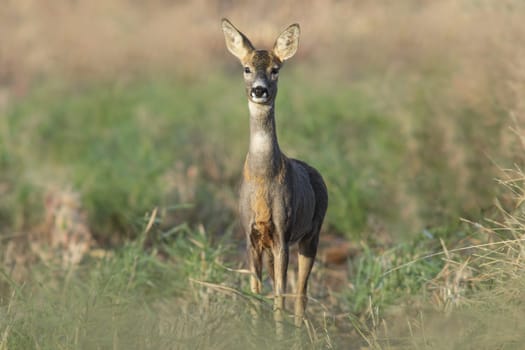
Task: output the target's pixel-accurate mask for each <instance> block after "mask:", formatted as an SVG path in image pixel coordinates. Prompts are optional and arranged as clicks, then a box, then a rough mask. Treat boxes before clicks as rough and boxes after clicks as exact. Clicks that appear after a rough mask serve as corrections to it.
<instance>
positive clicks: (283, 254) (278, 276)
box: [273, 242, 288, 333]
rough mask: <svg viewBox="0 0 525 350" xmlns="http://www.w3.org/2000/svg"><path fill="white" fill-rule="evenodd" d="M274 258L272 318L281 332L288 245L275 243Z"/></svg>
mask: <svg viewBox="0 0 525 350" xmlns="http://www.w3.org/2000/svg"><path fill="white" fill-rule="evenodd" d="M273 258H274V283H273V286H274V287H273V290H274V298H275V299H274V319H275V321H276V322H277V327H278V328H277V332H278V333H279V332H281V333H282V324H281V323H282V320H283V311H284V294H285V293H286V272H287V269H288V245H287V244H286V243H284V242H283V243H282V244H280V245H279V244H276V245H275V247H274V249H273Z"/></svg>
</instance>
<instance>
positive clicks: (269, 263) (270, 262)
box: [266, 249, 275, 284]
mask: <svg viewBox="0 0 525 350" xmlns="http://www.w3.org/2000/svg"><path fill="white" fill-rule="evenodd" d="M266 253H267V257H268V261H267V270H268V275H270V279H271V280H272V284H273V283H275V276H274V271H275V264H274V259H273V252H272V250H271V249H267V250H266Z"/></svg>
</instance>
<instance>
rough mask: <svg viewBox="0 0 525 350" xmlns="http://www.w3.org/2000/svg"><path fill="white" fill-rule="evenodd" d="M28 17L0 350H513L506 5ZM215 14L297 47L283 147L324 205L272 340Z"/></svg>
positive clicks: (514, 13)
mask: <svg viewBox="0 0 525 350" xmlns="http://www.w3.org/2000/svg"><path fill="white" fill-rule="evenodd" d="M30 5H31V6H27V4H25V5H24V4H22V5H20V4H18V3H16V2H11V3H9V4H8V5H6V10H5V11H4V12H3V13H2V14H1V15H0V16H1V17H2V21H0V26H1V27H2V30H0V37H1V39H2V42H3V43H4V44H5V45H4V48H5V50H0V62H1V63H2V64H0V245H1V246H2V248H4V249H1V250H0V252H1V254H0V257H1V258H2V261H1V262H2V263H1V264H0V272H1V277H0V349H57V348H59V349H61V348H63V349H71V348H75V349H76V348H82V349H106V348H113V349H122V348H126V349H128V348H130V349H133V348H140V349H159V348H162V349H165V348H168V349H169V348H173V349H178V348H188V347H191V348H197V349H207V348H214V349H217V348H218V349H236V348H247V347H248V348H281V347H282V348H290V347H296V348H329V349H331V348H335V349H338V348H351V349H354V348H355V349H362V348H370V349H399V348H403V349H470V348H472V349H474V348H475V349H495V348H501V349H519V348H521V344H523V336H522V334H525V332H524V329H523V326H522V325H523V324H524V323H523V316H522V315H523V300H524V299H523V292H522V291H523V286H524V281H525V279H524V276H523V271H524V269H523V267H524V266H523V247H524V245H523V232H524V225H523V223H524V217H523V208H522V203H523V193H524V184H523V179H524V175H523V171H522V169H523V168H522V165H523V160H524V159H523V136H522V135H523V125H522V124H523V120H522V117H523V115H525V109H524V104H523V96H524V92H525V89H524V88H525V84H524V82H525V79H524V77H525V76H524V75H523V71H524V70H523V64H522V63H521V61H522V59H521V58H522V57H523V52H522V49H521V48H520V47H519V45H516V43H517V42H523V37H524V34H525V32H524V31H523V28H524V27H523V25H522V23H523V10H524V9H525V8H524V7H523V5H522V4H521V3H519V1H517V0H508V1H507V0H506V1H491V0H487V1H471V0H461V1H456V0H450V1H448V0H443V1H440V2H427V3H424V4H423V3H422V4H415V3H414V2H413V1H399V2H395V3H393V2H388V1H379V2H373V3H372V2H352V3H344V4H343V3H341V2H337V1H329V2H326V4H325V3H323V5H322V7H319V6H320V5H318V4H313V3H312V4H311V6H306V7H305V6H296V5H297V4H295V2H293V1H292V2H291V3H288V4H282V3H279V4H277V3H276V2H274V1H268V2H265V3H261V4H259V5H257V6H258V11H253V10H252V8H251V6H252V5H243V4H233V3H232V4H228V3H225V2H223V1H218V2H213V1H212V2H210V3H209V4H208V3H207V5H206V6H203V3H201V2H199V1H194V2H184V3H180V4H179V3H173V4H167V3H165V2H151V3H148V5H138V4H134V3H133V4H132V3H130V2H129V1H126V0H117V1H115V2H113V3H112V4H110V5H108V4H106V2H103V1H96V0H94V1H91V2H89V4H88V3H78V4H77V3H75V4H65V3H64V4H60V3H58V2H57V3H56V4H54V5H51V6H45V7H41V6H40V5H39V4H36V3H35V4H30ZM301 5H302V4H301ZM247 6H250V8H248V7H247ZM276 8H279V11H275V9H276ZM260 13H272V16H270V17H268V16H266V17H264V16H262V17H261V16H260V15H259V14H260ZM222 16H228V17H229V18H231V19H232V20H233V21H234V23H236V24H238V25H239V27H240V28H242V29H245V30H246V33H247V34H248V35H249V36H250V38H252V39H253V41H254V43H256V44H257V45H258V44H259V43H261V42H264V43H266V44H267V45H270V44H271V43H272V40H273V39H274V37H275V35H276V34H277V32H278V28H280V27H281V26H283V25H285V24H287V23H289V22H290V21H298V22H300V23H301V28H302V30H303V31H302V33H303V34H302V37H301V48H300V51H299V52H298V55H297V57H295V58H294V59H293V61H291V62H290V64H286V66H285V68H284V69H283V71H282V74H281V81H280V85H279V96H278V100H277V116H276V117H277V129H278V135H279V142H280V145H281V147H282V149H283V150H284V151H285V152H286V154H287V155H289V156H291V157H297V158H300V159H303V160H305V161H307V162H309V163H310V164H312V165H314V166H315V167H316V168H318V169H319V170H320V172H321V173H322V174H323V176H324V178H325V180H326V182H327V185H328V189H329V197H330V205H329V210H328V215H327V218H326V221H325V224H324V227H323V233H322V235H323V241H322V242H321V243H322V244H321V248H320V249H321V251H320V254H319V259H318V261H317V263H316V265H315V268H314V271H313V273H312V276H311V282H310V285H309V294H310V301H309V305H308V309H307V313H308V321H307V322H306V324H305V327H303V329H302V330H301V331H299V332H296V331H295V329H294V328H293V327H292V326H290V328H288V326H289V325H288V323H286V331H287V334H292V333H293V334H294V335H293V336H290V337H289V338H286V339H284V340H278V339H276V337H275V331H274V325H273V319H272V318H273V317H272V312H271V308H272V306H271V305H272V297H271V293H270V290H271V287H270V286H271V285H270V283H269V281H268V280H265V281H264V294H263V295H262V296H255V295H252V294H251V293H250V292H249V286H248V276H247V275H246V271H245V269H244V267H245V265H244V261H245V257H244V254H245V253H244V245H245V243H244V236H243V233H242V232H240V230H239V227H238V223H237V215H236V211H237V196H238V195H237V187H238V181H239V179H240V172H241V165H242V163H243V160H244V157H245V152H246V149H247V143H248V120H247V118H248V115H247V114H248V110H247V108H246V107H247V106H246V101H245V97H244V96H243V88H242V82H241V73H240V71H239V67H238V66H237V64H236V62H235V63H234V59H233V58H231V57H229V55H228V53H227V52H226V50H225V49H224V47H223V41H222V40H223V39H222V37H221V33H220V28H219V25H218V19H219V18H221V17H222ZM196 23H198V25H196ZM481 24H489V25H481ZM59 28H60V29H59ZM269 28H271V30H270V29H269ZM190 29H191V30H190ZM181 33H184V35H182V34H181ZM509 126H511V127H512V128H513V129H514V130H512V131H509ZM520 141H521V143H520ZM502 169H503V170H502ZM494 179H500V180H497V181H495V180H494ZM496 198H497V199H496ZM81 234H83V235H84V236H82V235H81ZM90 235H91V236H92V237H93V240H92V241H91V240H90V241H88V242H85V241H83V240H82V237H86V236H90ZM57 237H58V239H59V242H58V243H57V242H56V240H57ZM79 238H80V239H79ZM60 240H65V241H66V242H67V244H65V247H64V243H63V242H62V241H60ZM50 241H51V244H50V245H49V242H50ZM334 248H335V249H334ZM333 251H337V252H339V253H341V252H342V253H343V254H346V255H344V257H347V256H349V258H347V259H343V260H344V262H343V263H338V264H334V263H333V262H330V259H328V258H327V254H328V253H329V252H333ZM68 254H69V255H75V254H80V256H83V259H82V261H81V262H80V263H79V264H74V265H73V266H71V265H68V263H67V261H68V260H67V259H66V257H68V256H69V255H68ZM335 255H337V254H335ZM291 260H292V261H291V263H292V269H291V270H290V281H289V285H290V286H291V287H293V285H294V284H293V277H294V276H293V275H294V272H293V267H294V265H295V261H294V259H291ZM292 299H293V298H292V297H289V298H288V303H289V304H292V302H293V300H292ZM288 306H291V305H288ZM255 309H260V310H261V311H260V318H259V320H258V321H257V322H254V321H253V317H252V314H253V312H254V310H255ZM291 309H292V308H291V307H288V310H291ZM288 316H290V315H288ZM290 318H291V317H290Z"/></svg>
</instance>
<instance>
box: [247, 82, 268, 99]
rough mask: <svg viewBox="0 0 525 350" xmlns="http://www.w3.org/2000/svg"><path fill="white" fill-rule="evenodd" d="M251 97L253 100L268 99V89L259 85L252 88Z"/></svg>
mask: <svg viewBox="0 0 525 350" xmlns="http://www.w3.org/2000/svg"><path fill="white" fill-rule="evenodd" d="M250 95H251V96H252V97H253V98H268V89H267V88H266V87H264V86H261V85H258V86H255V87H253V88H252V91H251V92H250Z"/></svg>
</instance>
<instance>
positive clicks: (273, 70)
mask: <svg viewBox="0 0 525 350" xmlns="http://www.w3.org/2000/svg"><path fill="white" fill-rule="evenodd" d="M270 73H272V75H277V74H279V68H277V67H273V68H272V70H271V71H270Z"/></svg>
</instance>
